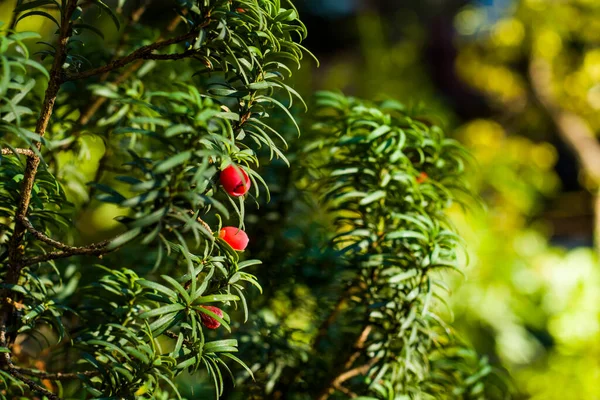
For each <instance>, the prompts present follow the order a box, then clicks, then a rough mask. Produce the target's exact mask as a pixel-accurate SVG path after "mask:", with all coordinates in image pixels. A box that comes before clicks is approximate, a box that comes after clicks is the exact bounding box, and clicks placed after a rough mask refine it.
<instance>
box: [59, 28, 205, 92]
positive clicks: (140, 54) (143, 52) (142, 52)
mask: <svg viewBox="0 0 600 400" xmlns="http://www.w3.org/2000/svg"><path fill="white" fill-rule="evenodd" d="M204 26H205V24H203V25H200V26H198V27H197V28H196V29H194V30H192V31H190V32H187V33H185V34H183V35H180V36H176V37H174V38H171V39H167V40H162V41H159V42H155V43H152V44H149V45H146V46H142V47H140V48H139V49H137V50H135V51H133V52H132V53H131V54H129V55H127V56H125V57H122V58H118V59H116V60H114V61H112V62H110V63H108V64H107V65H105V66H103V67H98V68H93V69H90V70H88V71H84V72H80V73H78V74H72V75H69V76H68V77H67V79H66V80H68V81H74V80H78V79H85V78H89V77H91V76H94V75H99V74H104V73H106V72H110V71H113V70H115V69H118V68H121V67H124V66H125V65H127V64H130V63H132V62H134V61H137V60H140V59H144V58H145V57H147V56H150V55H151V54H152V52H153V51H155V50H159V49H162V48H164V47H167V46H170V45H172V44H175V43H180V42H183V41H184V40H187V39H192V38H193V37H195V36H196V35H197V34H198V30H199V29H201V28H203V27H204Z"/></svg>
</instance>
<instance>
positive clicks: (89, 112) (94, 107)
mask: <svg viewBox="0 0 600 400" xmlns="http://www.w3.org/2000/svg"><path fill="white" fill-rule="evenodd" d="M140 17H141V14H140ZM180 21H181V17H180V16H179V15H178V16H177V17H175V18H173V20H172V21H171V23H169V25H168V26H167V32H169V33H170V32H173V31H174V30H175V29H176V28H177V25H179V22H180ZM134 22H135V21H134ZM157 40H162V35H161V36H159V38H158V39H157ZM143 64H144V61H143V60H141V59H140V60H137V61H136V62H134V63H133V64H131V65H130V67H129V68H128V69H127V70H126V71H125V72H124V73H123V74H121V75H119V77H118V78H117V79H115V81H114V82H113V83H114V84H115V85H117V86H118V85H120V84H121V83H123V82H125V81H126V80H127V79H128V78H129V77H130V76H131V75H132V74H133V73H134V72H135V71H137V70H138V69H139V68H140V67H141V66H142V65H143ZM109 73H110V71H109V72H105V73H104V74H103V75H102V76H101V77H100V81H101V82H104V81H105V80H106V79H107V78H108V74H109ZM106 100H107V98H106V97H97V98H96V100H95V101H94V102H93V103H92V104H91V105H90V106H89V107H88V108H87V109H86V110H85V111H84V112H83V113H82V114H81V117H79V121H78V124H79V125H85V124H87V123H88V122H89V120H90V119H91V118H92V116H93V115H94V114H95V113H96V111H98V109H100V107H102V104H104V103H105V102H106ZM97 181H98V180H97V179H96V180H95V181H94V182H97Z"/></svg>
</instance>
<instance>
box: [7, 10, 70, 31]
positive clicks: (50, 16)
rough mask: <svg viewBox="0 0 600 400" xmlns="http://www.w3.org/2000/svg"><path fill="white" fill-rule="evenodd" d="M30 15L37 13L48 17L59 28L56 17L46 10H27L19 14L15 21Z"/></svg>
mask: <svg viewBox="0 0 600 400" xmlns="http://www.w3.org/2000/svg"><path fill="white" fill-rule="evenodd" d="M32 15H39V16H42V17H44V18H48V19H49V20H50V21H52V22H54V23H55V24H56V27H57V28H59V29H60V24H59V23H58V21H57V20H56V18H54V17H53V16H52V15H50V14H48V13H47V12H44V11H29V12H27V13H25V14H21V16H20V17H19V18H18V19H17V22H19V21H20V20H22V19H23V18H27V17H31V16H32Z"/></svg>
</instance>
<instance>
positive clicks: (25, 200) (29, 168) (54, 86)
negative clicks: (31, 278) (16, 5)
mask: <svg viewBox="0 0 600 400" xmlns="http://www.w3.org/2000/svg"><path fill="white" fill-rule="evenodd" d="M76 8H77V0H69V1H68V2H67V4H66V7H65V9H64V10H63V11H64V12H63V14H62V21H61V27H60V30H59V37H58V44H57V46H56V53H55V56H54V62H53V63H52V68H51V69H50V79H49V81H48V86H47V88H46V93H45V95H44V100H43V102H42V107H41V112H40V115H39V117H38V120H37V123H36V127H35V133H36V134H38V135H39V136H40V137H43V136H44V134H45V133H46V129H47V128H48V123H49V122H50V117H51V116H52V110H53V108H54V102H55V101H56V96H57V94H58V91H59V89H60V85H61V84H62V82H63V64H64V62H65V59H66V57H67V52H66V48H67V44H68V42H69V38H70V36H71V34H72V29H71V23H72V22H71V16H72V15H73V13H74V12H75V9H76ZM35 145H36V147H37V148H38V149H40V148H41V142H35ZM39 164H40V158H39V157H38V156H37V155H35V154H34V155H33V156H32V157H28V158H27V165H26V167H25V171H24V172H23V181H22V184H21V193H20V200H19V204H18V205H17V211H16V213H15V226H14V229H13V233H12V235H11V238H10V241H9V243H8V268H7V272H6V275H5V276H4V281H5V283H7V284H17V283H18V281H19V277H20V275H21V269H22V267H23V260H22V258H23V254H24V250H25V249H24V247H23V245H22V243H23V237H24V235H25V230H26V228H25V225H24V224H23V221H24V220H25V219H26V217H27V212H28V210H29V204H30V202H31V193H32V190H33V185H34V182H35V176H36V174H37V169H38V166H39ZM0 295H1V297H2V298H5V297H7V289H4V290H2V291H1V292H0ZM2 312H3V316H2V319H3V321H5V322H6V321H8V316H9V315H12V313H13V312H14V310H12V309H11V308H9V307H3V310H2ZM9 361H10V360H9ZM19 379H20V378H19ZM30 387H31V385H30ZM54 398H57V397H54Z"/></svg>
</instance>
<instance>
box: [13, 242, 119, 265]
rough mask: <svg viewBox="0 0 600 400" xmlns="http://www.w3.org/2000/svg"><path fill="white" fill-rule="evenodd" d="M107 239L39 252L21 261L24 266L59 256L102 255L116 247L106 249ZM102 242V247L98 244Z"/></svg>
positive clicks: (55, 258) (58, 257)
mask: <svg viewBox="0 0 600 400" xmlns="http://www.w3.org/2000/svg"><path fill="white" fill-rule="evenodd" d="M108 243H109V241H105V242H102V243H95V244H94V245H91V246H84V247H72V248H71V249H70V250H64V251H53V252H50V253H46V254H41V255H39V256H33V257H29V258H24V259H23V260H22V263H23V265H24V266H26V265H34V264H39V263H42V262H46V261H52V260H58V259H60V258H67V257H71V256H102V255H104V254H107V253H110V252H112V251H115V250H116V249H107V248H106V247H105V246H106V245H108ZM101 244H103V245H104V246H103V247H100V245H101Z"/></svg>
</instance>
